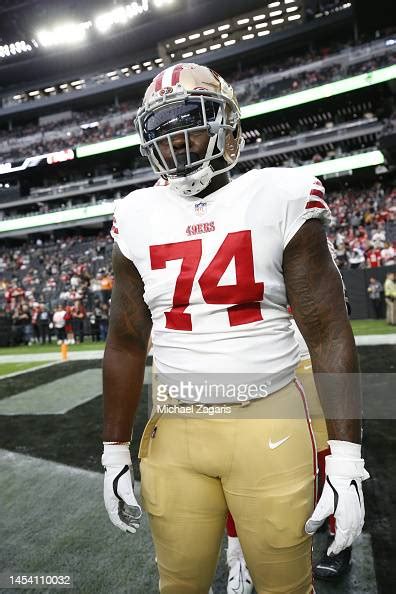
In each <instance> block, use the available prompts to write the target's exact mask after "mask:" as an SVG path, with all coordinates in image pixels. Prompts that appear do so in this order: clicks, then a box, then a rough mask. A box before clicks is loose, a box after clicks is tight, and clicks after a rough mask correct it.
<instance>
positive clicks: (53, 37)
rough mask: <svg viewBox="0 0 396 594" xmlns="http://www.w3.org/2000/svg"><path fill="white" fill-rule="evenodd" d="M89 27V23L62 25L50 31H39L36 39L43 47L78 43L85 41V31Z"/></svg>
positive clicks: (90, 24)
mask: <svg viewBox="0 0 396 594" xmlns="http://www.w3.org/2000/svg"><path fill="white" fill-rule="evenodd" d="M91 26H92V23H91V21H86V22H85V23H64V24H63V25H59V26H57V27H55V28H54V29H52V30H42V31H39V32H38V33H37V38H38V40H39V43H40V44H41V45H42V46H43V47H51V46H54V45H64V44H74V43H80V42H81V41H84V40H85V38H86V36H87V29H89V28H90V27H91Z"/></svg>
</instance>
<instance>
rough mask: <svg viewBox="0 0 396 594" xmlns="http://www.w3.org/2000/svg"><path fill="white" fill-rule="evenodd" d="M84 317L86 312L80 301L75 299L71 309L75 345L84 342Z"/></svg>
mask: <svg viewBox="0 0 396 594" xmlns="http://www.w3.org/2000/svg"><path fill="white" fill-rule="evenodd" d="M86 316H87V312H86V311H85V307H84V305H83V304H82V301H81V300H80V299H77V301H76V302H75V304H74V306H73V308H72V324H73V333H74V339H75V341H76V343H77V344H79V343H82V342H84V320H85V318H86Z"/></svg>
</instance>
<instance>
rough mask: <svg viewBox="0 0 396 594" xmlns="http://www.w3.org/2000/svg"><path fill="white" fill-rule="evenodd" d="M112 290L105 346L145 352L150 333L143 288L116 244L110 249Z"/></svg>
mask: <svg viewBox="0 0 396 594" xmlns="http://www.w3.org/2000/svg"><path fill="white" fill-rule="evenodd" d="M113 270H114V275H115V282H114V287H113V290H112V294H111V307H110V320H109V334H108V340H107V342H108V344H111V346H112V348H117V347H118V348H120V349H121V348H127V349H128V350H129V349H133V350H134V349H137V348H138V349H139V348H141V349H143V350H144V351H146V349H147V344H148V340H149V337H150V332H151V324H152V322H151V315H150V311H149V309H148V307H147V305H146V303H145V302H144V299H143V293H144V284H143V281H142V279H141V277H140V274H139V272H138V271H137V269H136V267H135V266H134V264H133V263H132V262H131V261H130V260H128V259H127V258H125V257H124V256H123V255H122V253H121V251H120V248H119V247H118V246H117V244H114V248H113Z"/></svg>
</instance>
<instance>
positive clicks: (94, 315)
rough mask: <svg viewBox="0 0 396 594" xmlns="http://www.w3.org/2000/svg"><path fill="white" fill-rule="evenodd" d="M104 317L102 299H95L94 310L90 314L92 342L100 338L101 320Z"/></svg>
mask: <svg viewBox="0 0 396 594" xmlns="http://www.w3.org/2000/svg"><path fill="white" fill-rule="evenodd" d="M101 319H102V310H101V307H100V299H95V302H94V305H93V308H92V312H91V314H90V316H89V323H90V326H91V336H92V342H98V341H99V340H100V321H101Z"/></svg>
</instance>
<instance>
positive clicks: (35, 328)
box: [32, 302, 40, 344]
mask: <svg viewBox="0 0 396 594" xmlns="http://www.w3.org/2000/svg"><path fill="white" fill-rule="evenodd" d="M39 313H40V306H39V304H38V303H37V302H34V303H33V306H32V342H35V343H37V344H38V343H39V342H40V329H39V325H38V315H39Z"/></svg>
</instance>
